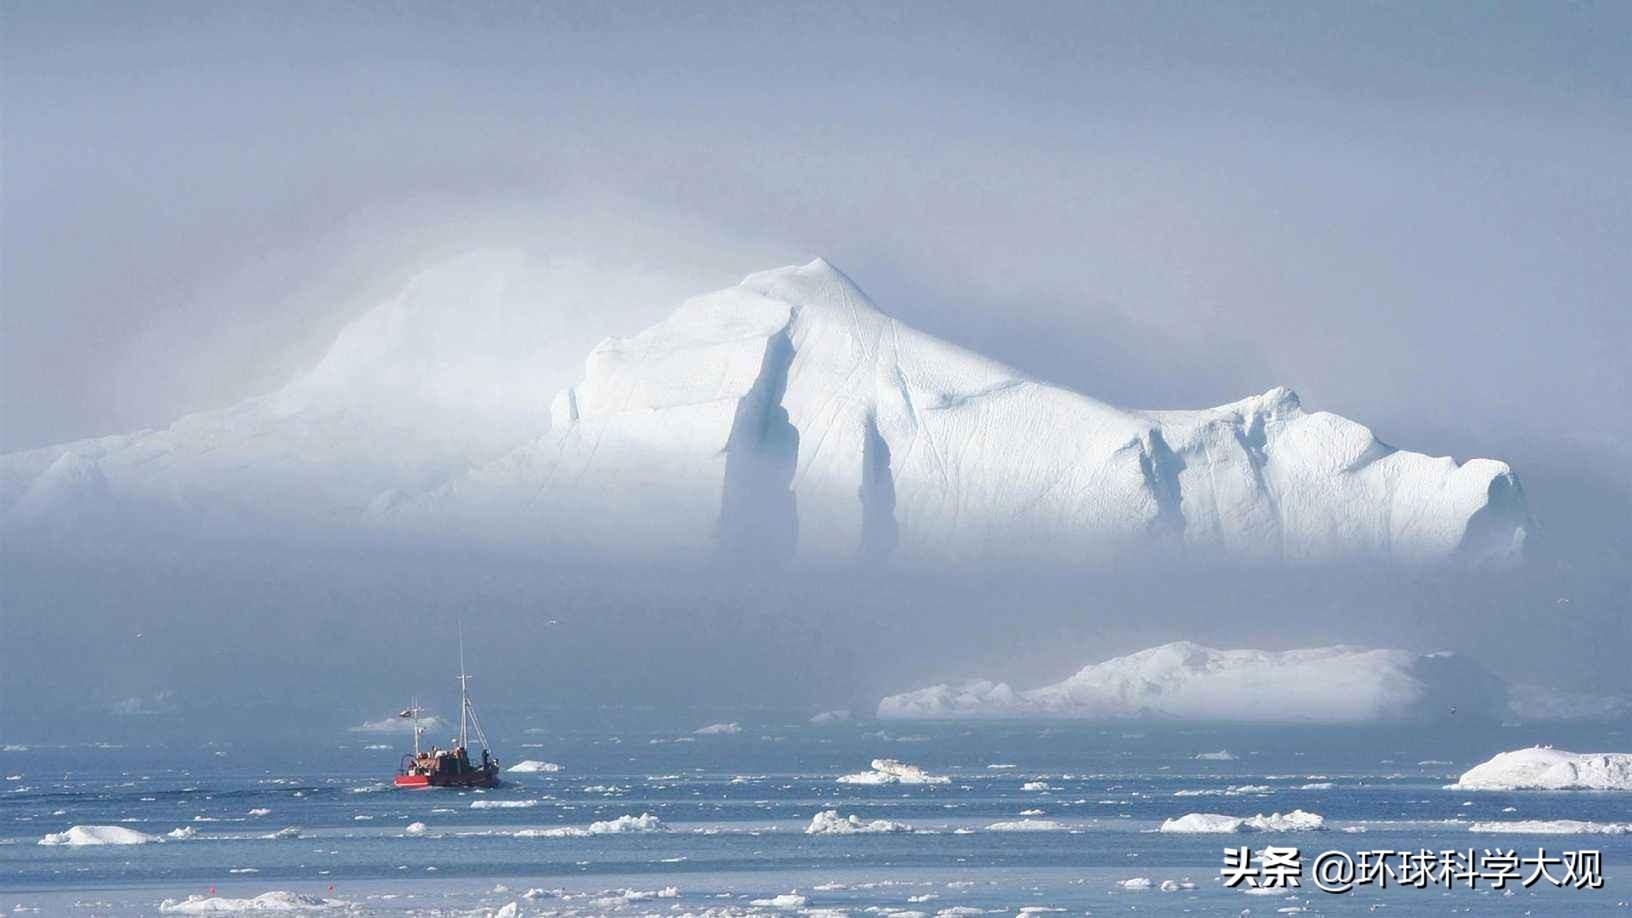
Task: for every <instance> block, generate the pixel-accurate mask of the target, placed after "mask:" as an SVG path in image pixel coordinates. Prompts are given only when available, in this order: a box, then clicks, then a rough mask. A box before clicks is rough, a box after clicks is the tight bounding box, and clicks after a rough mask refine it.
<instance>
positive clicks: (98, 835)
mask: <svg viewBox="0 0 1632 918" xmlns="http://www.w3.org/2000/svg"><path fill="white" fill-rule="evenodd" d="M160 841H164V839H163V838H160V837H159V836H157V835H149V834H147V833H146V832H138V831H136V830H135V829H127V828H125V827H124V826H69V827H68V831H66V832H52V833H51V834H49V835H46V836H45V837H43V838H41V839H40V841H39V843H40V844H42V845H72V846H74V847H85V846H89V845H146V844H150V843H152V842H160Z"/></svg>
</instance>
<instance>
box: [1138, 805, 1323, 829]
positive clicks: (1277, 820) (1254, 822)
mask: <svg viewBox="0 0 1632 918" xmlns="http://www.w3.org/2000/svg"><path fill="white" fill-rule="evenodd" d="M1324 828H1326V819H1325V817H1323V816H1321V815H1320V814H1318V813H1309V812H1306V811H1304V810H1293V811H1292V812H1290V813H1286V814H1284V815H1283V814H1281V813H1271V814H1269V815H1268V816H1265V815H1263V814H1259V815H1257V816H1246V817H1241V816H1224V815H1221V814H1219V813H1186V814H1185V815H1183V816H1180V817H1179V818H1177V819H1169V820H1167V821H1165V822H1163V823H1162V827H1161V828H1160V829H1159V830H1158V831H1161V832H1172V833H1180V834H1190V835H1205V834H1214V833H1231V832H1318V831H1320V830H1322V829H1324Z"/></svg>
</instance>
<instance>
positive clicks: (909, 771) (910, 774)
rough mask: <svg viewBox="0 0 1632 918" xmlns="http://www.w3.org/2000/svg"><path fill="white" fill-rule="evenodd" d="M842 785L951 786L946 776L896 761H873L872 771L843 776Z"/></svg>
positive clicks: (840, 778) (950, 781) (950, 780)
mask: <svg viewBox="0 0 1632 918" xmlns="http://www.w3.org/2000/svg"><path fill="white" fill-rule="evenodd" d="M838 782H839V783H840V784H950V783H952V779H951V778H948V777H945V776H944V775H932V774H929V773H928V772H926V771H924V770H923V769H922V768H919V767H918V766H916V765H908V764H906V763H905V762H898V761H896V760H895V759H873V761H872V770H871V771H862V772H857V773H855V774H851V775H841V776H840V777H839V779H838Z"/></svg>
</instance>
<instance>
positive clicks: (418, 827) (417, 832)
mask: <svg viewBox="0 0 1632 918" xmlns="http://www.w3.org/2000/svg"><path fill="white" fill-rule="evenodd" d="M402 834H404V835H407V836H411V837H414V838H418V837H419V836H421V835H424V834H425V823H423V822H410V823H408V825H407V826H406V827H404V828H403V830H402Z"/></svg>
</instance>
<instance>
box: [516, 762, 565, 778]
mask: <svg viewBox="0 0 1632 918" xmlns="http://www.w3.org/2000/svg"><path fill="white" fill-rule="evenodd" d="M560 770H561V766H560V765H557V764H555V763H554V762H540V761H539V760H537V759H528V760H526V761H525V762H517V763H516V764H514V765H511V766H510V767H509V768H506V769H505V771H508V772H510V773H511V774H517V775H537V774H553V773H555V772H558V771H560Z"/></svg>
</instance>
